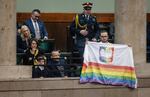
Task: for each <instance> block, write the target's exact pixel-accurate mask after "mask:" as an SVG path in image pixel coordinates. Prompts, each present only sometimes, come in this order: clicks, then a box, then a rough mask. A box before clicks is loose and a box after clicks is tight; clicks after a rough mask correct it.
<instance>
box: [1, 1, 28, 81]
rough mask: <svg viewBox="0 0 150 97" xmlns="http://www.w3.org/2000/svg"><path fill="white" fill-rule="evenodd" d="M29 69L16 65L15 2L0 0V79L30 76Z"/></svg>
mask: <svg viewBox="0 0 150 97" xmlns="http://www.w3.org/2000/svg"><path fill="white" fill-rule="evenodd" d="M30 69H31V67H25V66H17V65H16V0H0V79H8V78H12V79H14V78H20V77H24V76H31V72H30V71H31V70H30Z"/></svg>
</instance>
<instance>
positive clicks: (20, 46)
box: [17, 34, 29, 53]
mask: <svg viewBox="0 0 150 97" xmlns="http://www.w3.org/2000/svg"><path fill="white" fill-rule="evenodd" d="M28 41H29V40H28ZM27 48H28V45H27V43H26V41H25V40H23V39H22V38H21V36H20V34H17V53H24V52H25V50H27Z"/></svg>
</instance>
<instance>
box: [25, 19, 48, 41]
mask: <svg viewBox="0 0 150 97" xmlns="http://www.w3.org/2000/svg"><path fill="white" fill-rule="evenodd" d="M37 23H38V25H39V30H40V35H41V39H43V38H44V37H45V36H46V37H48V33H47V30H46V27H45V25H44V23H43V22H42V21H41V20H38V21H37ZM25 25H27V26H28V27H29V29H30V32H31V37H32V38H35V29H34V26H33V23H32V20H31V18H30V19H28V20H26V21H25Z"/></svg>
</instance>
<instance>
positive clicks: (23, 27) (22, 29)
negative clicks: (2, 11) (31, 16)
mask: <svg viewBox="0 0 150 97" xmlns="http://www.w3.org/2000/svg"><path fill="white" fill-rule="evenodd" d="M24 29H28V34H29V38H31V33H30V30H29V28H28V26H26V25H22V26H21V33H20V36H21V38H22V39H24V38H25V37H24V34H23V31H24Z"/></svg>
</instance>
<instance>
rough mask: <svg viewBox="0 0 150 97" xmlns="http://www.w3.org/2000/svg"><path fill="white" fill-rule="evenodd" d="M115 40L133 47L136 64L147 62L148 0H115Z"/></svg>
mask: <svg viewBox="0 0 150 97" xmlns="http://www.w3.org/2000/svg"><path fill="white" fill-rule="evenodd" d="M115 42H116V43H121V44H122V43H123V44H130V45H131V46H132V47H133V54H134V61H135V64H137V65H138V64H145V63H146V0H116V1H115Z"/></svg>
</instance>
